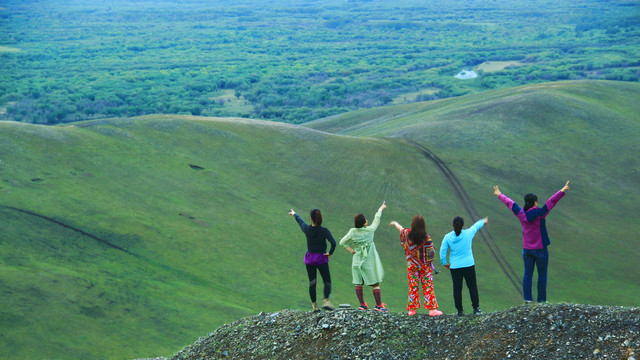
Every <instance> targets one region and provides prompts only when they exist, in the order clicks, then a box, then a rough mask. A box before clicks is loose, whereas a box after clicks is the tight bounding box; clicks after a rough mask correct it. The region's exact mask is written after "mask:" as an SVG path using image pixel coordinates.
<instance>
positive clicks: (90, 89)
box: [0, 0, 640, 124]
mask: <svg viewBox="0 0 640 360" xmlns="http://www.w3.org/2000/svg"><path fill="white" fill-rule="evenodd" d="M638 35H640V3H638V2H637V1H631V0H629V1H627V0H620V1H602V0H571V1H565V0H560V1H547V0H531V1H530V0H527V1H524V0H490V1H470V0H446V1H445V0H429V1H424V0H421V1H418V0H404V1H402V2H398V1H395V0H376V1H363V0H361V1H354V0H348V1H343V0H340V1H338V0H323V1H319V0H318V1H302V0H293V1H278V0H261V1H257V0H244V1H233V2H229V1H204V0H191V1H184V2H183V1H161V2H160V1H151V0H140V1H125V0H110V1H97V0H83V1H79V0H71V1H64V2H60V1H52V0H41V1H30V0H26V1H24V0H5V1H3V2H2V4H1V5H0V119H2V120H13V121H21V122H30V123H39V124H57V123H66V122H72V121H79V120H90V119H98V118H105V117H130V116H138V115H145V114H176V115H198V116H231V117H236V116H237V117H249V118H255V119H268V120H274V121H283V122H288V123H294V124H299V123H304V122H308V121H311V120H315V119H319V118H325V117H328V116H332V115H336V114H340V113H345V112H348V111H352V110H357V109H364V108H373V107H378V106H383V105H392V104H403V103H412V102H418V101H424V100H431V99H441V98H449V97H456V96H461V95H465V94H472V93H477V92H481V91H486V90H491V89H500V88H507V87H512V86H517V85H527V84H535V83H541V82H549V81H556V80H581V79H606V80H619V81H629V82H638V78H639V76H640V46H639V45H640V44H639V43H640V36H638ZM465 70H466V71H473V72H474V74H476V75H477V77H475V78H472V79H458V78H456V77H455V75H457V74H459V73H460V72H461V71H465Z"/></svg>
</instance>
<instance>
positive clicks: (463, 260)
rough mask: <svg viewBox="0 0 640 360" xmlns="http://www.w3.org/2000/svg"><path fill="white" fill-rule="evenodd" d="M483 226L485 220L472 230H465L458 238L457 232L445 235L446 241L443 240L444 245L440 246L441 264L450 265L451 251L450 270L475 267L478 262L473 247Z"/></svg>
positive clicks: (479, 221) (471, 228)
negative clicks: (475, 238) (474, 238)
mask: <svg viewBox="0 0 640 360" xmlns="http://www.w3.org/2000/svg"><path fill="white" fill-rule="evenodd" d="M483 226H484V220H482V219H480V220H478V221H476V223H475V224H473V226H471V227H470V228H468V229H463V230H462V231H461V232H460V235H458V236H456V233H455V231H452V232H450V233H448V234H447V235H445V236H444V239H442V245H440V262H441V263H442V265H447V264H448V263H447V250H448V249H450V250H451V252H450V253H449V263H450V264H451V266H450V267H449V268H450V269H460V268H465V267H469V266H473V265H475V264H476V262H475V260H474V259H473V250H472V249H471V245H472V243H473V237H474V236H475V235H476V233H477V232H478V230H480V229H481V228H482V227H483Z"/></svg>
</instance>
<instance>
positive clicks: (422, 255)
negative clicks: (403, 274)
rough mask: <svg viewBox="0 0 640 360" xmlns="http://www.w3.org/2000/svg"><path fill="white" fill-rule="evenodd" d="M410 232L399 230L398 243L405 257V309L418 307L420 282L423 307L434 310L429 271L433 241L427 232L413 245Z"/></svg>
mask: <svg viewBox="0 0 640 360" xmlns="http://www.w3.org/2000/svg"><path fill="white" fill-rule="evenodd" d="M410 232H411V229H409V228H404V229H402V230H401V231H400V243H401V244H402V247H403V248H404V253H405V255H406V258H407V279H408V280H409V301H408V303H407V310H417V309H419V308H420V284H422V296H423V297H424V308H425V309H429V310H435V309H437V308H438V301H437V300H436V294H435V292H434V291H433V274H432V272H431V262H432V261H433V259H434V257H435V249H434V248H433V242H432V241H431V236H429V234H427V237H426V239H425V240H424V241H423V242H422V244H420V245H415V244H414V243H413V242H411V240H410V239H409V233H410Z"/></svg>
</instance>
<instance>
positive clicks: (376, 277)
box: [340, 202, 389, 312]
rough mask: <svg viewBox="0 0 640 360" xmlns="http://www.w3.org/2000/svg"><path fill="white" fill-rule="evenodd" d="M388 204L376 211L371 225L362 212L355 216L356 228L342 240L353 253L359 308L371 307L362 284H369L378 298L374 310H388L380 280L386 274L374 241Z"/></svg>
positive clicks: (353, 270)
mask: <svg viewBox="0 0 640 360" xmlns="http://www.w3.org/2000/svg"><path fill="white" fill-rule="evenodd" d="M386 207H387V205H386V204H385V203H384V202H383V203H382V205H381V206H380V208H379V209H378V212H376V215H375V218H374V219H373V223H371V225H369V222H368V221H367V218H365V216H364V215H362V214H357V215H356V216H354V225H355V227H354V228H351V229H350V230H349V232H348V233H347V234H346V235H345V236H344V237H343V238H342V239H341V240H340V245H342V246H343V247H344V248H345V249H346V250H347V251H348V252H350V253H351V254H352V255H353V258H352V260H351V274H352V276H353V284H354V285H355V287H356V296H357V297H358V301H360V306H359V307H358V309H360V310H367V309H369V308H368V306H367V303H365V302H364V294H363V291H362V286H363V285H364V284H367V285H369V286H371V287H373V296H374V298H375V300H376V306H375V307H374V310H376V311H382V312H388V311H389V310H387V309H386V308H385V304H383V303H382V296H381V293H380V282H381V281H382V277H383V276H384V269H383V268H382V263H381V262H380V256H379V255H378V251H377V250H376V244H375V243H374V242H373V233H374V232H375V231H376V229H377V228H378V225H379V224H380V216H382V210H384V209H385V208H386Z"/></svg>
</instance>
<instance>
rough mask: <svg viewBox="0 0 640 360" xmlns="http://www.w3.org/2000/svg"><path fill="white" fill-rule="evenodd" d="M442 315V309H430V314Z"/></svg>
mask: <svg viewBox="0 0 640 360" xmlns="http://www.w3.org/2000/svg"><path fill="white" fill-rule="evenodd" d="M440 315H442V311H440V310H429V316H440Z"/></svg>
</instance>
